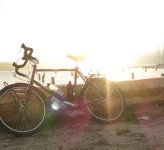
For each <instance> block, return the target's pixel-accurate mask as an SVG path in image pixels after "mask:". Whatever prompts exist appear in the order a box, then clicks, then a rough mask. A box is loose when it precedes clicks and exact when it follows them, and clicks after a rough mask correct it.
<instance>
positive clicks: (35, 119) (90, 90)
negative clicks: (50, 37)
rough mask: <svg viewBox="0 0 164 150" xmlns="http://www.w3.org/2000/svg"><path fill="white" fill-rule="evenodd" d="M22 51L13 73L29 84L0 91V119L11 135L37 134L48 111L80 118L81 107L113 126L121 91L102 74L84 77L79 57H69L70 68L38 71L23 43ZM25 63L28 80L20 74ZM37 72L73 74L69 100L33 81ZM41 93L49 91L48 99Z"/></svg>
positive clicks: (120, 108)
mask: <svg viewBox="0 0 164 150" xmlns="http://www.w3.org/2000/svg"><path fill="white" fill-rule="evenodd" d="M21 48H22V49H23V50H24V56H23V57H22V60H23V61H24V62H23V63H22V64H21V65H18V64H17V63H16V62H14V63H13V66H14V67H15V73H16V74H17V75H19V76H22V77H23V78H26V79H27V80H28V83H14V84H10V85H8V84H7V83H4V85H5V87H4V88H3V89H2V90H1V92H0V112H1V113H0V120H1V122H2V124H3V126H4V127H5V129H7V131H9V132H10V133H12V134H14V135H16V136H26V135H31V134H34V133H36V132H37V131H39V130H40V129H41V128H42V127H43V124H44V121H45V118H46V111H47V110H51V112H52V113H55V114H57V113H58V112H62V113H64V114H66V115H68V116H70V117H75V116H78V115H81V113H80V112H81V111H78V110H79V109H80V108H86V109H87V111H88V113H89V114H90V115H91V116H93V117H94V118H95V119H97V120H98V121H102V122H106V123H113V122H115V121H117V120H119V119H120V118H121V117H122V115H123V114H124V111H125V106H126V104H125V99H124V96H123V93H122V91H121V89H120V88H119V87H118V86H117V85H116V84H115V83H114V82H112V81H109V80H107V79H106V78H105V76H103V75H101V74H88V76H84V75H83V73H82V72H81V70H80V68H79V67H78V65H77V62H78V61H81V60H83V57H82V56H78V57H77V56H72V55H69V56H68V57H69V58H71V59H72V60H74V61H75V62H76V66H75V68H73V69H38V68H37V65H38V64H39V61H38V59H37V58H35V57H33V56H32V53H33V49H32V48H30V47H26V46H25V44H22V45H21ZM28 62H29V63H30V64H31V66H32V74H31V77H28V76H27V75H26V74H24V73H22V72H20V71H19V69H20V68H23V67H25V66H26V64H27V63H28ZM39 71H44V72H46V71H70V72H74V84H73V96H72V97H71V100H70V98H68V97H67V96H65V95H63V93H62V91H61V90H60V89H57V90H56V91H58V92H59V93H56V91H55V92H54V90H52V89H50V88H47V87H46V86H44V85H43V84H41V83H39V82H38V81H37V80H35V74H36V72H39ZM77 77H80V78H81V79H82V80H83V82H84V85H83V87H82V88H81V90H80V92H79V94H77V89H76V87H77ZM41 89H42V90H41ZM43 91H45V92H48V93H49V94H50V97H49V98H47V97H46V96H45V94H44V92H43ZM61 93H62V94H61ZM62 113H60V114H62ZM84 115H85V114H84Z"/></svg>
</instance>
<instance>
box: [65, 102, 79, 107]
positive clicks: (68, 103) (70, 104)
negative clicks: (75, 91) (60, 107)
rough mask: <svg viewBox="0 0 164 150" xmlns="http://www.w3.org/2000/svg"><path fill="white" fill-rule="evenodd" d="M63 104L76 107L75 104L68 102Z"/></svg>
mask: <svg viewBox="0 0 164 150" xmlns="http://www.w3.org/2000/svg"><path fill="white" fill-rule="evenodd" d="M63 103H64V104H66V105H69V106H72V107H77V105H76V104H74V103H70V102H68V101H63Z"/></svg>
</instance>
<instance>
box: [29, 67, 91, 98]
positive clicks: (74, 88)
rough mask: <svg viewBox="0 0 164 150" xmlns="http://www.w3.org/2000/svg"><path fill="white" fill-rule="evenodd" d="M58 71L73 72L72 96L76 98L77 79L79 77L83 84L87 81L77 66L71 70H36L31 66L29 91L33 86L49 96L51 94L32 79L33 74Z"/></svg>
mask: <svg viewBox="0 0 164 150" xmlns="http://www.w3.org/2000/svg"><path fill="white" fill-rule="evenodd" d="M59 71H60V72H64V71H69V72H72V71H73V72H74V73H75V75H74V85H73V93H75V94H74V96H76V90H77V89H76V87H77V77H78V76H80V77H81V79H82V80H83V81H84V83H85V82H86V80H87V77H86V76H84V75H83V73H82V72H81V71H80V70H79V68H78V67H77V65H76V67H75V68H73V69H37V66H35V65H34V66H33V70H32V76H31V79H30V83H29V91H30V89H31V88H32V86H33V85H34V84H35V85H37V86H38V87H41V88H42V89H44V90H45V91H46V92H48V93H49V94H52V92H51V91H50V90H49V89H47V88H46V87H45V86H43V85H42V84H41V83H39V82H38V81H36V80H35V79H34V78H35V73H36V72H59ZM91 76H92V75H91Z"/></svg>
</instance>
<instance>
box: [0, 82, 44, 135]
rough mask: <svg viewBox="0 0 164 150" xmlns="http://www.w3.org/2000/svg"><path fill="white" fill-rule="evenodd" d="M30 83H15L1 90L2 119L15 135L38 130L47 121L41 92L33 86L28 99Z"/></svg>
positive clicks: (0, 114) (0, 113) (8, 129)
mask: <svg viewBox="0 0 164 150" xmlns="http://www.w3.org/2000/svg"><path fill="white" fill-rule="evenodd" d="M27 88H28V84H24V83H15V84H11V85H8V86H6V87H4V88H3V89H2V90H1V92H0V120H1V123H2V125H3V126H4V128H5V129H6V130H7V131H8V132H9V133H11V134H13V135H15V136H27V135H31V134H34V133H36V132H38V131H39V130H40V129H41V127H42V126H43V124H44V121H45V111H46V110H45V105H44V101H43V99H42V96H41V94H42V93H41V92H40V91H39V90H38V89H37V88H36V87H32V90H31V96H30V98H29V99H28V102H27V101H26V99H27V98H26V97H27V96H28V93H27Z"/></svg>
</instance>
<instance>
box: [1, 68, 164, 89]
mask: <svg viewBox="0 0 164 150" xmlns="http://www.w3.org/2000/svg"><path fill="white" fill-rule="evenodd" d="M24 73H26V74H27V71H24ZM132 73H134V78H135V79H147V78H158V77H161V74H164V69H158V70H155V69H153V68H152V69H147V71H145V70H144V69H142V68H137V69H135V68H133V69H130V70H129V69H124V71H122V70H121V71H120V70H119V71H117V72H116V71H111V72H110V73H109V75H107V77H109V78H110V79H111V80H114V81H121V80H130V79H132ZM44 74H45V78H44V82H42V77H43V76H44ZM39 76H40V80H39ZM52 77H54V78H55V84H56V85H63V84H68V82H69V81H71V82H72V83H73V79H74V76H72V75H71V72H46V73H44V72H38V73H37V74H36V76H35V79H36V80H37V81H39V82H40V83H42V84H43V85H45V86H46V85H47V83H51V80H52V79H51V78H52ZM4 81H6V82H7V83H8V84H12V83H15V82H25V81H22V80H20V79H18V78H16V77H14V76H13V72H11V71H0V89H2V88H3V87H4V85H3V82H4ZM77 83H79V84H80V83H83V81H82V80H81V79H80V78H78V80H77Z"/></svg>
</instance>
